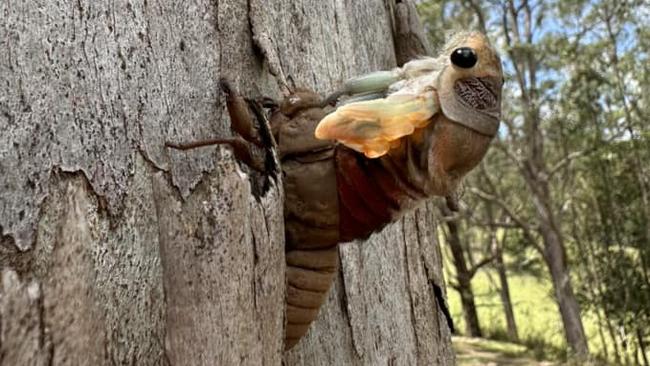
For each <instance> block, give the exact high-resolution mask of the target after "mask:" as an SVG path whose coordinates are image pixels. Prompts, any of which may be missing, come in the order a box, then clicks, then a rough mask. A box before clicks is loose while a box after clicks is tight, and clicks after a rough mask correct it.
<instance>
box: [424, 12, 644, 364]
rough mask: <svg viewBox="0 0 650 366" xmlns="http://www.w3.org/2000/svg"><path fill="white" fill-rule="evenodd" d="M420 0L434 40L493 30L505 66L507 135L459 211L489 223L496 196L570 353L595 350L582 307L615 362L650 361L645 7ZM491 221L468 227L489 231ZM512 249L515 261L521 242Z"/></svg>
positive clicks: (509, 250)
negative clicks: (536, 258)
mask: <svg viewBox="0 0 650 366" xmlns="http://www.w3.org/2000/svg"><path fill="white" fill-rule="evenodd" d="M420 9H421V11H422V14H423V15H424V16H425V19H427V21H426V22H425V28H426V29H427V30H428V32H429V34H430V35H431V38H432V40H433V41H434V42H437V41H439V39H440V34H441V33H442V31H443V30H448V29H453V28H454V27H462V28H475V29H486V30H487V31H488V33H489V34H490V35H491V36H492V37H493V39H497V40H498V43H499V45H500V48H501V50H502V57H504V62H505V64H506V71H507V73H508V77H507V78H506V79H507V83H506V87H505V88H504V89H505V91H506V93H508V95H507V96H506V97H505V98H504V101H505V102H504V115H503V122H504V125H503V126H502V129H501V134H500V139H499V141H498V142H497V143H496V144H495V147H496V148H494V149H492V150H491V151H490V153H489V155H488V156H487V157H486V159H485V160H484V162H483V168H482V169H479V170H478V171H477V172H475V173H474V174H473V175H472V177H470V180H469V182H468V184H467V187H468V188H467V189H466V194H465V195H464V196H463V200H464V201H465V206H466V207H469V208H471V215H465V216H469V218H468V220H470V221H475V222H477V223H479V224H480V223H486V222H487V221H492V222H494V221H493V220H491V219H490V217H492V218H494V216H492V215H490V214H489V211H490V210H486V209H482V207H485V206H484V205H490V206H491V207H492V211H494V210H495V209H496V210H497V211H499V212H500V213H502V214H503V215H505V216H504V217H505V218H507V224H508V225H501V229H502V230H508V231H512V233H513V234H514V235H513V236H514V237H518V238H521V239H523V240H520V241H519V243H523V244H524V245H525V246H528V247H532V248H536V249H537V251H538V253H539V254H540V256H541V258H543V259H544V261H545V263H546V264H547V268H548V275H549V276H550V278H551V279H552V281H553V284H554V288H555V298H556V300H557V301H558V308H559V312H560V314H561V315H562V320H563V323H564V328H565V332H566V339H567V343H568V344H569V345H570V346H571V348H572V349H573V350H574V352H575V353H577V354H578V355H586V354H587V352H588V349H587V338H586V334H585V331H584V327H583V325H582V315H583V314H584V311H586V312H587V314H589V315H593V316H594V317H596V318H597V321H596V323H597V324H598V326H599V327H598V328H599V329H601V336H594V338H592V339H590V340H589V343H594V344H596V343H598V344H599V348H598V349H599V351H600V352H608V353H609V354H608V356H610V358H611V359H613V360H615V361H616V360H617V362H628V363H635V362H636V363H643V364H645V363H646V362H647V356H648V352H647V350H646V349H645V348H646V347H647V346H646V345H647V343H648V341H647V340H648V333H650V330H649V329H650V328H649V327H648V325H647V324H649V323H648V322H647V321H646V320H645V319H646V318H645V316H646V315H645V314H646V313H647V311H648V309H650V306H648V305H647V304H648V301H647V299H646V296H645V295H646V294H647V293H648V292H647V287H648V285H649V284H650V282H649V281H648V269H647V268H648V267H647V264H648V250H649V249H650V235H649V234H648V228H649V227H650V225H648V223H649V221H648V219H649V218H650V215H649V214H648V212H649V209H650V201H648V197H649V195H648V192H649V191H648V187H650V184H649V182H650V172H649V171H648V164H647V163H645V161H646V160H645V159H647V158H648V153H649V151H650V144H649V143H648V135H649V133H648V127H647V120H648V116H649V114H648V112H649V106H650V103H649V100H648V93H647V91H648V75H649V72H650V67H649V66H648V62H647V60H648V55H649V52H648V51H649V47H648V45H649V42H648V33H649V32H648V27H647V24H646V23H647V17H648V15H649V14H650V4H648V2H647V1H633V0H630V1H623V2H619V1H609V0H599V1H595V2H594V1H580V0H578V1H551V2H549V1H525V0H522V1H510V0H504V1H493V0H486V1H479V0H474V1H472V0H470V1H423V2H422V3H421V4H420ZM441 21H442V22H443V23H442V24H443V28H440V27H438V25H439V24H441V23H440V22H441ZM499 212H497V214H496V215H497V217H499ZM501 224H503V222H501ZM511 225H513V226H515V227H514V228H513V227H509V226H511ZM493 229H494V228H490V227H489V226H480V225H479V226H477V227H474V228H473V229H472V230H480V231H482V232H483V233H484V234H483V235H484V236H485V237H489V235H490V233H489V231H490V230H493ZM505 248H506V253H505V254H506V258H508V257H509V258H511V263H513V264H515V263H517V261H516V260H513V259H517V258H519V257H520V255H521V253H526V252H527V251H526V250H525V248H522V246H521V245H518V246H515V247H510V248H508V246H507V245H506V246H505ZM541 275H546V274H545V273H543V272H542V273H541ZM574 286H575V288H576V289H577V291H574V290H573V288H574ZM581 307H582V308H583V309H582V310H583V311H580V310H581V309H580V308H581ZM625 319H627V320H625ZM633 319H634V320H633ZM597 338H600V340H599V339H597ZM608 350H609V351H608Z"/></svg>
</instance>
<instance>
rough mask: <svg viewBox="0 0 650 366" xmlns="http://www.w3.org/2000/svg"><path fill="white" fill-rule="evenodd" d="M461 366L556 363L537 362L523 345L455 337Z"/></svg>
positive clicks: (454, 340) (546, 364)
mask: <svg viewBox="0 0 650 366" xmlns="http://www.w3.org/2000/svg"><path fill="white" fill-rule="evenodd" d="M453 345H454V349H455V350H456V361H457V365H459V366H483V365H485V366H501V365H513V366H515V365H516V366H519V365H521V366H524V365H540V366H541V365H543V366H553V365H556V364H555V363H552V362H548V361H537V360H535V359H534V358H533V357H532V355H531V354H530V351H529V350H528V349H527V348H526V347H524V346H521V345H518V344H514V343H508V342H500V341H492V340H486V339H479V338H467V337H453Z"/></svg>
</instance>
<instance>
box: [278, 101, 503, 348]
mask: <svg viewBox="0 0 650 366" xmlns="http://www.w3.org/2000/svg"><path fill="white" fill-rule="evenodd" d="M313 96H314V94H311V93H309V92H301V93H297V94H295V95H292V96H291V97H290V98H293V99H292V100H293V101H294V103H284V104H283V105H282V106H281V107H280V109H279V110H278V111H276V112H275V114H274V115H273V116H272V118H271V126H272V128H273V132H274V135H275V138H276V141H277V143H278V149H279V153H280V157H281V166H282V171H283V175H284V186H285V228H286V248H287V253H286V258H287V328H286V347H287V348H291V347H292V346H293V345H294V344H295V343H297V342H298V340H299V339H300V338H301V337H302V336H303V335H304V334H305V333H306V332H307V330H308V328H309V325H310V324H311V323H312V321H313V320H314V319H315V318H316V317H317V315H318V311H319V308H320V306H321V305H322V303H323V302H324V301H325V299H326V298H327V293H328V290H329V288H330V286H331V284H332V282H333V280H334V276H335V275H336V273H337V270H338V250H337V245H338V243H340V242H346V241H350V240H354V239H364V238H367V237H368V236H369V235H370V234H371V233H372V232H374V231H378V230H380V229H382V228H383V227H384V226H385V225H386V224H388V223H390V222H392V221H394V220H396V219H397V218H399V216H400V215H401V214H402V213H403V212H404V211H405V210H408V209H409V208H411V207H413V206H414V205H416V204H417V203H418V202H419V201H421V200H423V199H425V198H427V197H430V196H433V195H439V196H445V195H448V194H451V193H453V191H454V190H455V189H456V186H457V185H458V183H459V181H460V179H461V178H462V177H463V176H464V175H465V174H466V173H467V172H468V171H469V170H471V169H472V168H473V167H474V166H476V165H477V164H478V163H479V162H480V160H481V159H482V158H483V156H484V155H485V152H486V151H487V148H488V146H489V143H490V141H491V139H492V138H491V137H490V136H485V135H481V134H479V133H476V132H475V131H472V130H470V129H468V128H467V127H464V126H462V125H460V124H458V123H455V122H452V121H450V120H449V119H447V118H446V117H444V116H443V115H436V116H435V120H434V121H431V123H429V124H428V125H427V126H426V127H425V128H423V129H421V130H419V131H416V133H415V134H413V135H411V136H406V137H403V138H402V139H401V141H400V145H399V147H397V148H394V149H392V150H390V151H389V152H388V154H386V155H384V156H382V157H380V158H376V159H371V158H367V157H366V156H364V155H363V154H362V153H359V152H356V151H354V150H351V149H349V148H347V147H345V146H343V145H341V144H336V143H334V142H331V141H323V140H317V139H315V138H314V137H313V131H314V129H315V128H316V125H317V124H318V122H319V121H320V120H321V119H322V118H323V116H324V115H325V114H326V112H328V111H330V109H331V108H325V109H323V108H321V107H320V106H319V105H318V103H316V102H315V101H316V100H317V99H316V98H313ZM301 97H302V98H304V99H300V98H301Z"/></svg>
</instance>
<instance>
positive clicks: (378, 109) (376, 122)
mask: <svg viewBox="0 0 650 366" xmlns="http://www.w3.org/2000/svg"><path fill="white" fill-rule="evenodd" d="M437 111H438V102H437V96H436V95H435V92H434V91H427V92H425V93H422V94H419V95H410V94H391V95H389V96H388V97H386V98H382V99H375V100H369V101H362V102H355V103H350V104H346V105H343V106H341V107H339V108H337V109H336V111H334V112H332V113H330V114H329V115H327V116H326V117H325V118H323V120H321V121H320V123H319V124H318V126H317V127H316V132H315V134H316V138H318V139H323V140H336V141H338V142H340V143H342V144H344V145H345V146H348V147H349V148H351V149H354V150H356V151H359V152H362V153H364V154H365V155H366V156H367V157H369V158H376V157H380V156H382V155H384V154H385V153H386V152H387V151H388V150H390V148H391V147H392V146H395V144H396V143H395V141H396V140H398V139H400V138H401V137H404V136H408V135H410V134H412V133H413V131H415V129H417V128H422V127H424V126H426V125H427V124H428V123H429V121H430V120H431V117H432V116H433V115H434V114H435V113H436V112H437Z"/></svg>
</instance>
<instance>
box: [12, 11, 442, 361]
mask: <svg viewBox="0 0 650 366" xmlns="http://www.w3.org/2000/svg"><path fill="white" fill-rule="evenodd" d="M413 11H414V7H413V4H412V3H410V2H409V1H396V0H366V1H356V2H346V3H344V2H314V1H306V0H303V1H296V0H276V1H272V2H268V1H263V0H248V1H244V0H232V1H227V2H225V1H207V0H199V1H195V2H192V3H191V4H190V3H186V2H175V1H169V0H161V1H157V2H150V1H146V0H145V1H137V0H136V1H126V2H113V1H107V0H96V1H90V0H80V1H60V2H51V3H43V2H39V1H33V0H27V1H3V2H0V14H2V17H1V18H0V49H1V50H2V52H0V234H1V235H0V268H1V269H2V283H1V286H0V363H2V364H5V365H26V364H30V365H31V364H34V365H40V364H43V365H45V364H53V365H64V364H70V365H74V364H138V365H153V364H156V365H157V364H171V365H180V364H196V365H202V364H203V365H214V364H222V365H234V364H256V365H257V364H265V365H278V364H281V363H282V362H283V354H282V347H283V345H282V339H283V328H284V296H285V279H284V269H285V267H284V266H285V265H284V241H283V236H284V234H283V222H282V199H283V196H282V179H281V177H280V176H278V175H277V174H274V173H272V172H271V173H270V174H269V176H268V177H267V178H265V177H262V176H260V175H257V174H252V173H251V174H249V173H247V172H246V171H247V169H246V168H245V167H241V166H240V165H239V164H238V163H237V162H235V161H234V160H233V158H232V155H231V153H230V152H229V151H228V149H227V148H214V147H213V148H204V149H199V150H196V151H191V152H186V153H184V152H175V151H168V150H166V149H165V148H164V146H163V144H164V142H165V141H188V140H196V139H199V138H206V137H215V136H225V135H228V134H229V132H228V126H229V121H228V117H227V114H226V113H225V106H224V98H223V96H222V95H220V94H219V91H218V85H217V83H218V80H219V77H221V76H228V77H230V78H231V80H233V81H234V83H235V85H236V87H237V88H238V89H239V90H240V92H241V93H242V94H243V95H246V96H250V97H260V96H271V97H275V98H279V97H280V96H281V95H282V93H283V92H285V91H286V90H287V87H294V86H305V87H309V88H312V89H314V90H316V91H317V92H320V93H326V92H328V91H331V90H333V88H334V86H335V85H337V84H338V83H340V82H341V81H343V80H344V79H346V78H348V77H350V76H353V75H357V74H361V73H364V72H368V71H371V70H376V69H384V68H390V67H393V66H395V65H396V63H397V62H400V61H401V58H402V57H404V56H403V55H404V53H405V52H406V51H403V50H402V48H401V47H402V46H400V43H399V42H397V46H398V47H396V44H395V42H396V41H398V40H399V39H400V37H403V36H408V35H409V32H412V31H413V30H412V29H415V28H412V27H417V25H418V24H417V18H416V17H415V14H414V12H413ZM414 19H415V21H414ZM404 20H408V21H407V22H405V21H404ZM409 23H412V26H408V24H409ZM409 29H411V30H409ZM393 31H395V34H394V36H393V37H391V35H392V34H393ZM410 49H412V47H411V48H410ZM423 49H424V48H423ZM406 53H408V52H406ZM242 170H243V171H244V172H243V171H242ZM433 220H434V218H433V207H432V206H430V205H429V206H426V207H423V208H421V209H419V210H418V211H417V212H416V213H414V214H411V215H407V216H406V217H405V218H404V219H403V220H401V221H400V222H398V223H396V224H395V225H392V226H391V227H389V228H387V229H386V230H384V232H383V233H380V234H376V235H375V236H373V238H372V239H371V240H370V241H368V242H366V243H364V244H363V245H359V243H355V244H349V245H346V246H344V247H343V249H342V250H341V262H342V273H341V275H340V278H339V280H338V281H337V283H336V285H335V288H334V289H333V291H332V293H331V296H330V300H329V302H328V304H327V305H326V306H325V307H324V309H323V311H322V312H321V317H320V320H319V321H318V322H317V324H316V325H315V326H314V327H313V329H312V331H311V332H310V335H309V336H308V337H307V339H305V340H304V341H303V342H302V343H301V345H299V346H298V347H296V349H294V350H293V351H292V352H291V354H289V355H287V356H286V359H285V360H284V362H286V363H288V364H301V363H302V364H310V365H321V364H322V365H325V364H343V363H345V362H348V364H376V363H386V362H393V363H396V364H413V363H415V362H416V361H418V362H419V363H422V364H432V363H434V364H440V365H450V364H453V353H452V351H451V347H450V334H449V330H448V328H447V324H446V322H445V321H444V317H443V316H442V315H441V314H442V313H441V311H440V309H441V306H444V303H443V299H442V296H440V294H441V293H444V288H443V287H442V286H443V285H442V276H441V272H440V266H441V261H440V256H439V252H438V247H437V243H436V241H435V232H434V229H433V228H434V223H433ZM436 294H438V295H436Z"/></svg>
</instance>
